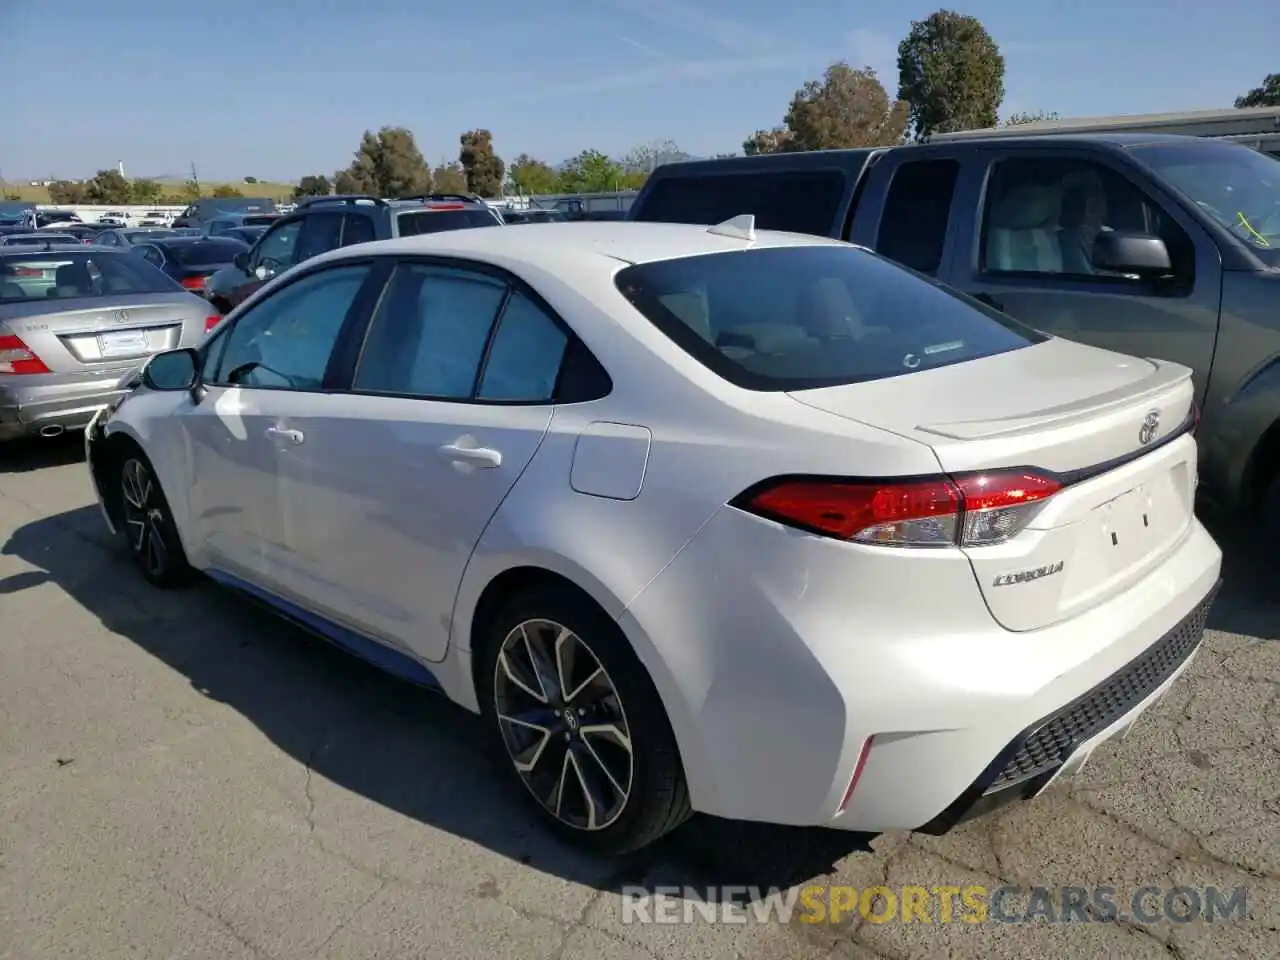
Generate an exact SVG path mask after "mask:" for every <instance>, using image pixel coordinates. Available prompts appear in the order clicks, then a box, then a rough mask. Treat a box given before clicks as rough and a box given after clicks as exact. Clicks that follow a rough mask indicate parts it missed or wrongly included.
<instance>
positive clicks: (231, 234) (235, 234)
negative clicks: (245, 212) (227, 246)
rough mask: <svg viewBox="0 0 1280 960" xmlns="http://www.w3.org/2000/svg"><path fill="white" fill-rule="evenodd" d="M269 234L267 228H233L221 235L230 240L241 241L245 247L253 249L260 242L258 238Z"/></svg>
mask: <svg viewBox="0 0 1280 960" xmlns="http://www.w3.org/2000/svg"><path fill="white" fill-rule="evenodd" d="M266 232H267V228H266V227H233V228H232V229H230V230H225V231H223V232H222V233H220V234H219V236H221V237H226V238H227V239H230V240H239V241H240V242H241V243H243V244H244V245H245V246H248V247H252V246H253V245H254V244H255V243H257V242H258V238H259V237H261V236H262V235H263V234H264V233H266Z"/></svg>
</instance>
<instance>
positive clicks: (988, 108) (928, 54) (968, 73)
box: [898, 10, 1004, 139]
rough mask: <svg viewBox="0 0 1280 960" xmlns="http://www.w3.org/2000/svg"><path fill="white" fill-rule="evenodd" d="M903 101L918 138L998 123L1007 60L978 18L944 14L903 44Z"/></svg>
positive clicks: (919, 23) (917, 26)
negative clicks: (908, 110)
mask: <svg viewBox="0 0 1280 960" xmlns="http://www.w3.org/2000/svg"><path fill="white" fill-rule="evenodd" d="M898 97H899V99H901V100H906V101H907V102H908V103H910V104H911V110H910V119H911V126H912V129H913V130H914V132H915V135H916V138H917V139H925V138H927V137H930V136H932V135H933V134H935V133H951V132H953V131H955V130H975V129H979V128H983V127H994V126H995V125H996V119H997V112H998V111H999V109H1000V102H1001V101H1002V100H1003V99H1004V57H1002V56H1001V55H1000V48H999V46H997V45H996V42H995V41H994V40H993V39H991V34H989V33H987V30H986V28H985V27H984V26H983V25H982V22H981V21H979V20H978V18H977V17H970V16H965V15H963V14H959V13H956V12H954V11H952V10H939V11H938V12H937V13H933V14H930V15H929V16H928V17H926V18H925V19H924V20H916V21H913V22H912V24H911V30H910V32H909V33H908V34H907V36H906V38H905V39H903V41H902V43H900V44H899V45H898Z"/></svg>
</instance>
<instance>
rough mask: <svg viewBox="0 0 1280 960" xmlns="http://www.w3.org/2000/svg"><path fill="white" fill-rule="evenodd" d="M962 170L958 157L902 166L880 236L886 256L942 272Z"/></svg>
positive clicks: (880, 248) (893, 183) (915, 267)
mask: <svg viewBox="0 0 1280 960" xmlns="http://www.w3.org/2000/svg"><path fill="white" fill-rule="evenodd" d="M959 172H960V164H958V163H957V162H956V161H954V160H921V161H916V162H914V163H904V164H902V166H900V167H898V169H897V170H896V171H895V172H894V174H893V179H892V180H891V181H890V183H889V194H888V196H887V197H885V201H884V212H883V213H882V214H881V216H880V235H879V236H878V237H877V238H876V250H877V251H878V252H879V253H880V254H881V255H882V256H886V257H888V258H889V259H890V260H896V261H898V263H901V264H902V265H903V266H907V267H910V268H911V269H912V270H919V271H920V272H921V273H927V274H929V275H931V276H932V275H933V274H935V273H937V272H938V267H939V266H940V265H941V264H942V250H943V247H944V246H945V245H946V241H947V224H948V223H950V221H951V198H952V196H953V195H954V194H955V191H956V176H957V175H958V174H959Z"/></svg>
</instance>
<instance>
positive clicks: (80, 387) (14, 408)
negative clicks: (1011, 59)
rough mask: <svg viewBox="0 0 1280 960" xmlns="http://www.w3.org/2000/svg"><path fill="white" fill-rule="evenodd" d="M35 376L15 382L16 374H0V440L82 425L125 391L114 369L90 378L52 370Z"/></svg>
mask: <svg viewBox="0 0 1280 960" xmlns="http://www.w3.org/2000/svg"><path fill="white" fill-rule="evenodd" d="M24 379H26V378H24ZM31 379H36V378H31ZM38 379H39V381H40V382H38V383H18V382H15V380H16V378H13V377H9V378H5V377H0V441H2V440H16V439H18V438H19V437H26V436H33V435H37V434H60V433H63V432H64V431H71V430H80V429H83V428H84V427H85V426H87V425H88V423H89V421H90V420H92V419H93V415H94V414H95V413H97V412H98V411H99V410H101V409H103V408H104V407H108V406H110V405H111V404H112V403H114V402H115V401H117V400H119V399H120V398H121V397H123V396H124V394H125V391H123V390H121V389H119V382H120V379H121V374H120V373H119V372H118V371H117V372H115V373H112V374H111V375H110V376H108V377H94V378H93V379H91V380H78V379H62V378H59V377H58V375H56V374H54V375H52V376H41V377H39V378H38Z"/></svg>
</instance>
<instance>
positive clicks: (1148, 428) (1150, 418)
mask: <svg viewBox="0 0 1280 960" xmlns="http://www.w3.org/2000/svg"><path fill="white" fill-rule="evenodd" d="M1159 432H1160V411H1159V410H1152V411H1151V412H1150V413H1148V414H1147V417H1146V419H1145V420H1143V421H1142V426H1141V427H1140V428H1139V429H1138V443H1140V444H1142V445H1143V446H1144V447H1145V446H1146V445H1147V444H1149V443H1150V442H1151V441H1152V440H1154V439H1155V438H1156V434H1157V433H1159Z"/></svg>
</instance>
